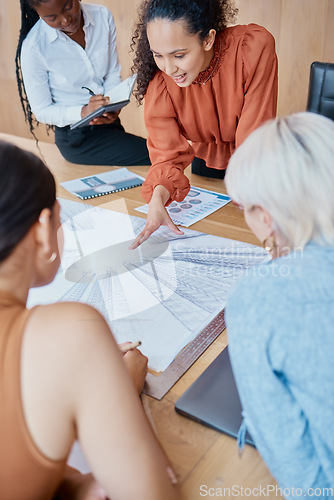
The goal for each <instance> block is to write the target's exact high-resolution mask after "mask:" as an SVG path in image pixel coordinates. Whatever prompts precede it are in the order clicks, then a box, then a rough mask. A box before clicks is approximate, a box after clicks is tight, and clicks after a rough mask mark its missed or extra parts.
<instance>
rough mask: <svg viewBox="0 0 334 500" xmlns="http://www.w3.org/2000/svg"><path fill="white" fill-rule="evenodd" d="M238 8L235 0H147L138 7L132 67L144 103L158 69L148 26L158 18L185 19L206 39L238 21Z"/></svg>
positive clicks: (189, 29) (188, 25) (196, 32)
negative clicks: (151, 47) (212, 32)
mask: <svg viewBox="0 0 334 500" xmlns="http://www.w3.org/2000/svg"><path fill="white" fill-rule="evenodd" d="M237 12H238V9H236V8H235V7H234V0H144V1H143V3H142V4H141V6H140V7H139V11H138V22H137V24H136V27H135V31H134V33H133V36H132V42H131V49H132V51H133V52H135V57H134V60H133V66H132V68H131V69H132V71H133V73H137V75H138V76H137V88H136V90H135V91H134V95H135V96H136V99H137V100H138V102H139V103H140V104H141V103H142V101H143V99H144V96H145V94H146V90H147V87H148V84H149V83H150V81H151V80H152V78H153V77H154V75H155V73H156V72H157V71H158V68H157V65H156V64H155V61H154V58H153V56H152V52H151V50H150V45H149V42H148V39H147V31H146V27H147V24H148V23H149V22H150V21H153V20H154V19H167V20H168V21H179V20H183V21H185V23H186V26H187V30H188V32H189V34H191V35H198V36H199V38H200V40H204V39H205V38H206V37H207V35H208V34H209V31H210V30H211V29H214V30H216V31H217V32H218V31H222V30H223V29H224V28H226V26H227V25H228V24H229V23H231V22H234V20H235V18H236V15H237Z"/></svg>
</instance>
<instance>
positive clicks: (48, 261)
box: [47, 252, 58, 264]
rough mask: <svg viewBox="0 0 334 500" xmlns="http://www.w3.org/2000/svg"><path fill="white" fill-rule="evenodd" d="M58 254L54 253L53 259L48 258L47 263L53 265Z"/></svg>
mask: <svg viewBox="0 0 334 500" xmlns="http://www.w3.org/2000/svg"><path fill="white" fill-rule="evenodd" d="M57 256H58V254H57V252H52V254H51V257H49V258H48V260H47V263H48V264H52V262H54V261H55V260H56V258H57Z"/></svg>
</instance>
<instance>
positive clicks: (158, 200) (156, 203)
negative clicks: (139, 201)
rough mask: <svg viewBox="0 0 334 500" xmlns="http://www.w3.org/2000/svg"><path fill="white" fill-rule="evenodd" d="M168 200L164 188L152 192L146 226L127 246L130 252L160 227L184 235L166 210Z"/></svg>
mask: <svg viewBox="0 0 334 500" xmlns="http://www.w3.org/2000/svg"><path fill="white" fill-rule="evenodd" d="M168 198H169V192H168V191H167V189H166V188H165V187H164V186H157V187H156V188H155V190H154V193H153V196H152V199H151V201H150V203H149V204H148V214H147V219H146V224H145V227H144V229H143V231H142V232H141V233H140V234H138V236H137V238H136V239H135V241H134V242H133V243H132V244H131V245H130V246H129V249H130V250H134V249H135V248H137V247H139V245H141V244H142V243H144V241H146V240H147V239H148V238H149V237H150V236H151V234H152V233H154V231H156V230H157V229H159V227H160V226H167V227H168V228H169V229H170V230H171V231H173V233H175V234H178V235H180V236H181V235H182V234H184V233H183V232H182V231H181V230H180V229H179V228H178V227H177V226H176V225H175V224H174V222H173V221H172V219H171V218H170V216H169V214H168V212H167V210H166V208H165V203H166V201H167V200H168Z"/></svg>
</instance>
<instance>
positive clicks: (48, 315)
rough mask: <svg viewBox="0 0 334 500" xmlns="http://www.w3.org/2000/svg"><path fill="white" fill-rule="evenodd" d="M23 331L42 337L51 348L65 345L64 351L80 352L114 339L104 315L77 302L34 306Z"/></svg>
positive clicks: (31, 335) (35, 337)
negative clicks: (78, 349)
mask: <svg viewBox="0 0 334 500" xmlns="http://www.w3.org/2000/svg"><path fill="white" fill-rule="evenodd" d="M26 333H27V334H28V335H29V336H30V338H31V339H33V338H34V339H35V340H36V341H38V340H41V339H42V340H43V343H45V344H50V345H53V347H54V349H62V348H64V347H65V346H66V350H67V352H69V350H71V347H73V350H74V351H75V350H76V347H77V345H78V343H80V350H81V352H82V351H83V350H84V349H85V347H86V348H89V347H90V345H91V344H92V343H94V344H96V342H97V339H99V342H103V343H105V342H108V343H110V342H114V339H113V336H112V334H111V332H110V328H109V326H108V324H107V323H106V321H105V319H104V317H103V316H102V315H101V314H100V313H99V312H98V311H97V310H96V309H95V308H94V307H91V306H89V305H87V304H82V303H79V302H59V303H56V304H50V305H43V306H38V307H36V308H34V310H33V311H32V313H31V315H30V319H29V321H28V323H27V327H26Z"/></svg>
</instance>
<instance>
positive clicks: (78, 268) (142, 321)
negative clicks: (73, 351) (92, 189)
mask: <svg viewBox="0 0 334 500" xmlns="http://www.w3.org/2000/svg"><path fill="white" fill-rule="evenodd" d="M59 201H60V204H61V214H62V222H63V230H64V239H65V246H64V252H63V256H62V264H61V267H60V269H59V271H58V274H57V276H56V278H55V280H54V281H53V283H51V284H50V285H47V286H45V287H42V288H36V289H33V290H31V292H30V295H29V299H28V307H31V306H32V305H35V304H42V303H51V302H56V301H81V302H86V303H89V304H90V305H93V306H94V307H96V308H97V309H98V310H99V311H100V312H101V313H102V314H103V316H104V317H105V319H106V321H107V322H108V324H109V325H110V328H111V330H112V332H113V334H114V336H115V338H116V340H117V342H119V343H121V342H125V341H135V340H141V342H142V346H141V351H142V352H143V353H144V354H145V355H146V356H148V358H149V366H150V368H152V369H153V370H156V371H163V370H164V369H165V368H166V367H167V366H168V365H169V364H170V363H171V361H172V360H173V359H174V358H175V356H176V355H177V354H178V353H179V352H180V350H181V349H182V348H183V347H184V346H185V345H186V344H188V343H189V342H190V341H191V340H192V339H194V338H195V336H196V335H197V334H198V333H199V332H200V331H201V330H202V329H203V328H204V327H205V326H206V325H207V324H208V323H209V322H210V321H211V320H212V319H213V318H214V317H215V316H216V315H217V313H218V312H219V311H221V310H222V309H223V308H224V305H225V301H226V297H227V294H228V291H229V289H230V287H231V285H232V284H233V282H234V281H235V280H236V279H238V278H239V277H240V276H241V274H242V273H244V272H246V270H247V269H249V268H250V267H251V266H253V265H254V264H260V263H262V262H264V261H268V260H269V257H268V254H267V252H265V251H264V250H263V249H261V248H259V247H256V246H253V245H249V244H244V243H240V242H237V241H234V240H228V239H225V238H219V237H217V236H211V235H207V234H204V233H199V232H196V231H191V230H189V229H184V232H185V234H184V236H176V235H174V234H173V233H171V232H170V231H168V230H167V229H166V228H160V229H159V230H158V231H156V232H155V233H154V234H153V235H152V236H151V237H150V238H149V239H148V240H147V241H146V242H145V243H144V244H143V245H141V246H140V247H139V248H138V249H136V250H129V249H128V247H129V245H130V243H131V242H132V241H133V239H134V238H135V237H136V236H137V235H138V234H139V232H140V231H142V229H143V227H144V224H145V219H142V218H138V217H133V216H129V215H127V214H123V213H118V212H114V211H111V210H106V209H103V208H99V207H93V206H90V205H85V204H83V203H78V202H73V201H68V200H59Z"/></svg>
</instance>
